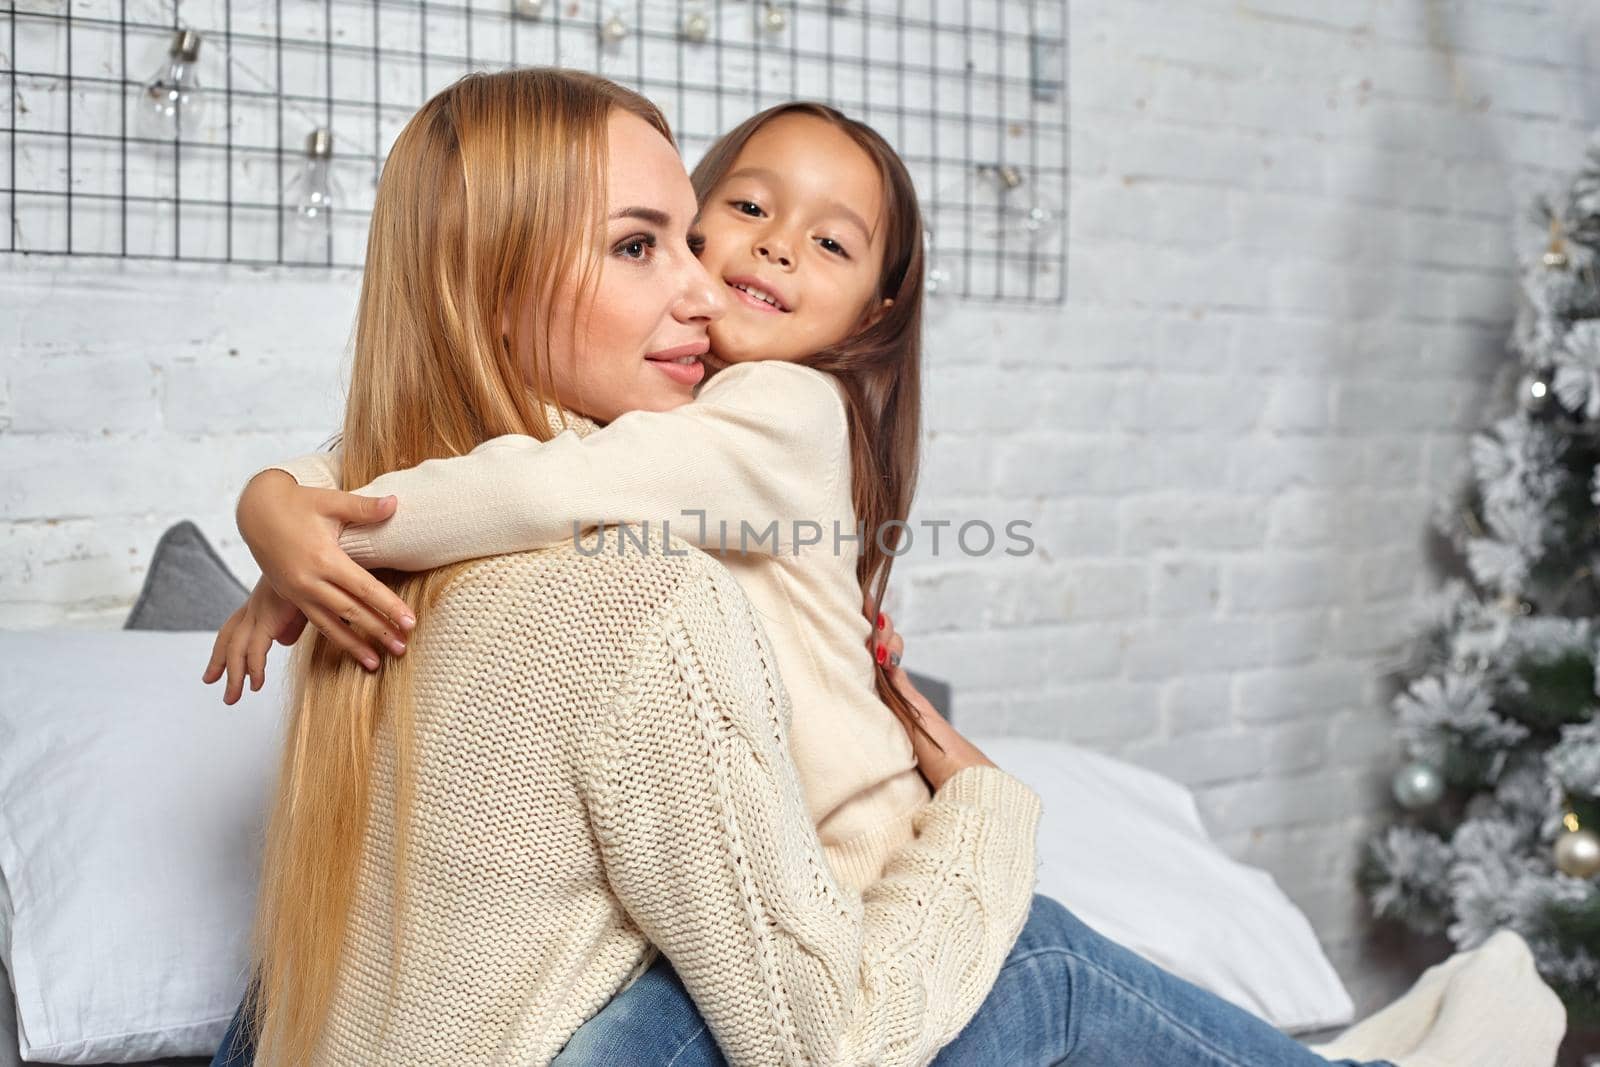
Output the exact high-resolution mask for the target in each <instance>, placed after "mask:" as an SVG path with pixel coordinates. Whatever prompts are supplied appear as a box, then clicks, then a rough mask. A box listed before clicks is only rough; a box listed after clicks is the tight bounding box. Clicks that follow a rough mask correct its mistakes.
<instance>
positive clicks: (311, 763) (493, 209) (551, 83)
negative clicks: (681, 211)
mask: <svg viewBox="0 0 1600 1067" xmlns="http://www.w3.org/2000/svg"><path fill="white" fill-rule="evenodd" d="M616 110H620V111H626V112H631V113H632V114H634V115H637V116H639V117H640V118H642V119H644V120H645V121H646V122H648V123H649V124H650V125H652V126H653V127H654V128H655V129H657V130H659V131H660V132H661V135H662V136H663V137H666V138H667V140H668V141H671V140H672V134H671V131H670V130H669V129H668V127H667V123H666V120H665V119H664V118H662V116H661V113H660V112H659V111H658V110H657V109H656V108H655V106H654V105H652V104H651V103H650V102H649V101H647V100H645V99H644V97H642V96H639V95H638V94H637V93H633V92H630V91H628V90H626V89H623V88H622V87H620V86H618V85H615V84H613V83H612V82H609V81H606V80H605V79H603V78H598V77H595V76H593V75H589V74H584V73H581V72H577V71H570V70H556V69H548V68H524V69H519V70H511V71H503V72H498V73H492V74H490V73H473V74H468V75H466V76H465V77H463V78H461V79H460V80H458V81H457V82H455V83H454V84H453V85H451V86H450V87H449V88H447V89H445V90H443V91H442V92H440V93H439V94H438V95H437V96H435V97H433V98H432V99H431V100H429V101H428V102H427V103H425V104H423V105H422V108H421V109H420V110H419V111H418V112H417V113H416V114H415V115H414V116H412V118H411V120H410V121H409V122H408V123H407V124H406V126H405V128H404V129H403V130H402V131H401V132H400V135H399V137H398V138H397V139H396V141H395V143H394V147H393V148H392V149H391V150H390V152H389V155H388V158H387V160H386V161H385V163H384V167H383V173H382V176H381V178H380V179H379V182H378V190H377V198H376V202H375V204H374V207H373V210H372V223H371V229H370V231H369V235H368V238H367V256H366V272H365V275H364V277H363V278H362V284H361V298H360V304H359V307H358V310H357V312H356V323H355V333H354V337H353V349H354V359H353V364H352V368H351V380H350V392H349V399H348V402H347V405H346V408H345V419H344V431H343V434H342V435H341V444H342V451H343V463H342V470H341V482H342V484H343V487H344V488H345V489H354V488H357V487H360V486H362V485H365V484H367V483H368V482H370V481H372V480H373V479H374V478H376V477H378V476H379V475H380V474H383V473H385V472H387V471H393V470H404V469H406V468H408V467H413V466H416V465H417V464H418V463H421V462H422V461H424V460H427V459H432V458H435V457H445V456H458V455H463V454H465V453H467V452H470V451H471V450H472V449H473V448H475V447H476V446H477V445H479V444H481V443H482V442H483V441H486V440H488V439H489V438H491V437H497V436H500V435H502V434H510V433H519V434H531V435H533V436H535V437H538V438H539V439H541V440H549V439H550V438H551V437H553V436H554V433H555V432H557V431H558V430H559V428H558V427H552V426H550V425H549V424H548V422H547V420H546V418H545V410H544V406H543V405H544V404H545V403H546V402H555V403H559V402H560V400H559V398H555V397H552V395H551V394H552V393H553V386H552V385H551V379H550V373H549V366H548V360H547V358H546V353H547V351H548V347H547V341H548V338H549V332H550V323H551V321H552V317H553V312H554V308H555V293H556V292H557V290H558V289H559V288H560V287H561V286H562V285H563V284H564V283H566V282H568V281H569V280H572V279H573V278H574V276H575V277H576V281H577V286H578V290H579V300H580V301H581V300H583V299H585V297H586V296H587V295H588V294H589V293H590V292H592V290H593V281H594V277H595V275H596V272H597V271H598V270H599V267H600V263H601V259H602V253H603V249H602V247H601V245H602V237H603V234H604V227H605V211H606V165H607V159H606V156H607V139H608V126H609V120H610V117H611V114H612V112H613V111H616ZM527 300H532V301H533V302H534V306H535V307H536V308H539V309H540V310H541V311H542V313H543V314H542V315H539V316H535V320H536V321H535V323H534V327H533V329H534V333H535V336H534V337H532V338H526V339H524V338H519V337H518V336H516V334H515V333H513V335H512V336H511V338H510V339H509V343H508V342H507V341H506V340H505V339H504V338H503V335H502V329H501V324H502V322H503V321H507V320H509V323H510V327H511V329H512V330H513V331H515V330H516V328H517V323H518V322H519V321H520V319H521V316H519V315H516V314H515V313H514V309H515V308H517V307H519V306H521V305H522V304H523V302H524V301H527ZM524 342H525V343H524ZM525 352H531V353H532V355H531V365H528V366H524V365H523V364H522V363H521V362H520V360H519V358H518V355H517V354H518V353H525ZM461 566H462V565H456V566H454V567H445V568H440V569H438V570H434V571H429V572H424V573H420V574H400V573H397V572H379V576H380V577H382V578H384V580H386V581H387V582H388V583H389V584H390V585H391V586H392V587H393V588H394V589H395V591H396V592H397V593H398V594H399V595H400V596H401V597H402V598H403V599H404V600H405V601H406V603H408V604H410V605H412V606H413V607H414V608H415V609H416V610H417V612H418V618H419V623H420V622H421V619H422V617H423V616H424V615H425V614H426V612H427V611H428V609H429V606H430V605H432V604H433V602H434V601H435V600H436V599H437V597H438V594H439V592H440V591H441V590H442V589H443V588H444V587H445V586H446V585H447V584H448V582H449V580H450V579H451V578H452V577H454V576H455V575H456V574H457V573H459V570H460V568H461ZM411 663H412V657H410V656H402V657H399V658H394V659H390V660H389V661H388V663H387V664H386V666H385V667H384V669H383V670H382V671H381V672H378V673H374V674H369V673H367V672H366V671H365V670H363V669H362V668H361V667H360V666H359V665H357V664H356V663H355V662H354V661H353V660H352V659H351V658H349V657H348V656H346V655H345V654H344V653H343V652H341V651H340V649H339V648H338V646H336V645H334V644H333V643H332V642H331V641H329V640H328V639H327V638H326V637H324V636H323V635H322V634H321V633H319V632H316V631H312V632H309V633H308V634H307V635H306V636H305V637H303V638H301V640H300V642H299V643H298V645H297V647H296V650H295V658H294V662H293V665H292V668H291V670H292V683H291V684H292V697H291V705H290V709H289V711H290V719H289V725H288V736H287V738H286V742H285V745H284V755H283V762H282V766H281V769H280V777H279V783H278V790H277V795H276V798H275V801H274V807H273V811H272V813H271V817H270V822H269V824H268V828H267V842H266V852H265V857H264V861H263V871H262V878H261V890H260V898H259V903H258V905H257V916H256V925H255V931H254V945H253V954H254V957H255V959H254V963H255V968H254V969H255V973H256V975H257V979H256V981H255V983H253V984H252V986H251V990H250V994H249V996H248V998H247V1003H246V1012H245V1020H246V1022H245V1027H244V1028H243V1029H244V1031H245V1033H246V1034H248V1035H251V1036H254V1037H255V1039H256V1043H257V1053H256V1060H257V1062H258V1063H261V1064H263V1065H269V1064H289V1065H294V1067H298V1065H299V1064H303V1063H306V1062H309V1061H310V1060H311V1058H312V1054H313V1052H314V1050H315V1048H316V1046H317V1042H318V1039H319V1037H320V1035H321V1032H322V1028H323V1025H324V1024H325V1022H326V1018H327V1013H328V1009H329V1005H330V1003H331V1001H332V997H333V993H334V989H335V984H336V981H337V978H338V974H339V966H340V960H341V957H342V954H343V952H342V950H343V945H344V940H345V927H346V924H347V921H348V918H349V911H350V907H351V901H352V900H353V898H354V894H355V890H356V876H357V871H358V867H359V865H360V860H361V853H362V842H363V839H364V836H365V832H366V827H367V819H368V805H369V803H370V801H371V797H372V795H373V790H372V784H373V780H374V773H375V769H377V768H376V764H377V763H378V762H379V759H378V755H377V753H378V741H379V738H380V733H381V732H382V733H389V734H391V735H392V738H393V742H394V764H393V773H394V781H395V809H396V810H395V813H394V814H395V819H394V825H395V827H396V829H397V835H398V837H397V840H396V842H395V848H394V868H393V869H394V893H395V897H396V904H397V906H396V908H395V909H394V914H395V917H396V923H397V925H398V922H399V917H400V915H401V914H402V909H401V907H399V902H400V900H401V899H402V897H403V892H404V875H405V833H404V830H405V827H406V825H407V818H406V813H407V812H408V811H409V809H410V805H411V801H412V794H413V790H412V786H411V778H410V766H411V757H410V750H411V744H412V737H411V734H412V719H413V711H414V709H413V707H412V677H413V675H412V670H411ZM398 934H399V931H398V929H397V930H396V931H395V935H396V936H395V938H394V945H395V951H396V953H397V954H398V952H399V948H400V944H401V942H400V939H399V937H398Z"/></svg>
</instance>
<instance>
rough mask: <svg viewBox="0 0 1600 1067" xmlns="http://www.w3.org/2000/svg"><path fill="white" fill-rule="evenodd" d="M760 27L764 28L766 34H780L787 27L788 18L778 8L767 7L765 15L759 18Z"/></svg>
mask: <svg viewBox="0 0 1600 1067" xmlns="http://www.w3.org/2000/svg"><path fill="white" fill-rule="evenodd" d="M761 22H762V25H764V26H766V28H767V32H768V33H782V32H783V31H784V28H785V27H787V26H788V25H789V16H787V15H785V14H784V13H783V12H782V11H781V10H779V9H778V8H775V7H772V6H770V5H769V6H768V7H767V13H766V14H765V15H763V16H762V17H761Z"/></svg>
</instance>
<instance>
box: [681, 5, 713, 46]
mask: <svg viewBox="0 0 1600 1067" xmlns="http://www.w3.org/2000/svg"><path fill="white" fill-rule="evenodd" d="M683 36H684V39H685V40H689V41H693V42H694V43H695V44H703V43H704V42H705V40H706V38H708V37H710V36H711V20H710V19H708V18H706V13H705V12H704V11H691V12H689V13H688V14H687V15H685V16H683Z"/></svg>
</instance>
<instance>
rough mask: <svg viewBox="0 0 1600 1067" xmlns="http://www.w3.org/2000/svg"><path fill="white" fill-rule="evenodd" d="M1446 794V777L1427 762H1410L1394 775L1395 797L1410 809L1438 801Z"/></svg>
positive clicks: (1424, 806)
mask: <svg viewBox="0 0 1600 1067" xmlns="http://www.w3.org/2000/svg"><path fill="white" fill-rule="evenodd" d="M1442 796H1444V778H1443V776H1441V775H1440V774H1439V771H1438V769H1437V768H1435V767H1432V766H1430V765H1428V764H1426V763H1422V762H1417V763H1408V764H1406V765H1405V766H1404V767H1401V768H1400V770H1399V772H1398V773H1396V774H1395V776H1394V798H1395V800H1397V801H1399V802H1400V806H1401V807H1402V808H1405V809H1406V810H1408V811H1417V810H1419V809H1421V808H1426V807H1430V806H1432V805H1433V804H1436V803H1438V800H1439V798H1440V797H1442Z"/></svg>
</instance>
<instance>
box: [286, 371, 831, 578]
mask: <svg viewBox="0 0 1600 1067" xmlns="http://www.w3.org/2000/svg"><path fill="white" fill-rule="evenodd" d="M847 449H848V443H847V428H846V423H845V413H844V403H843V400H842V399H841V397H840V396H839V394H838V392H837V386H836V385H835V384H834V382H833V380H832V379H831V378H830V377H829V376H828V375H826V374H824V373H823V372H821V371H817V370H812V369H811V368H809V367H802V366H800V365H798V364H793V363H783V362H777V361H768V362H759V363H739V364H734V365H732V366H729V367H728V368H727V369H725V370H723V371H721V372H719V373H718V374H717V375H716V376H715V377H713V378H712V379H711V380H710V381H709V382H707V383H706V384H705V386H704V387H703V388H702V389H701V390H700V393H699V395H698V397H697V398H696V399H695V400H694V401H693V402H691V403H689V404H686V405H684V406H683V407H680V408H677V409H676V410H673V411H666V412H654V411H630V412H628V413H626V414H624V415H621V416H619V417H618V418H616V419H615V420H613V421H612V422H611V423H610V424H609V425H607V426H605V427H603V428H601V429H599V430H596V431H594V432H592V433H590V434H589V435H587V436H585V437H580V436H579V435H577V434H576V433H561V434H558V435H557V436H556V437H555V438H554V439H553V440H550V441H543V442H542V441H539V440H538V439H536V438H533V437H528V436H524V435H520V434H513V435H507V436H504V437H497V438H494V439H493V440H491V441H486V442H484V443H483V444H482V445H479V446H478V447H477V448H476V449H474V450H473V451H472V452H471V453H470V454H468V455H465V456H458V457H454V458H451V459H433V460H428V461H427V462H425V463H422V464H419V465H418V466H416V467H413V468H411V469H409V470H404V471H394V472H391V473H389V474H385V475H383V476H382V477H380V478H378V479H377V480H375V481H373V482H372V483H371V484H369V485H366V486H363V487H362V488H360V489H358V490H356V492H357V493H359V494H361V495H363V496H374V497H382V496H385V495H390V494H392V495H394V496H395V497H397V498H398V499H399V507H398V508H397V509H396V513H395V516H394V517H393V518H391V519H389V520H387V521H386V522H383V523H381V524H378V525H372V526H349V527H346V528H345V530H344V531H343V533H342V534H341V535H340V538H339V544H340V547H341V548H343V549H344V550H345V552H346V553H347V554H348V555H349V556H350V558H351V559H353V560H355V561H356V562H358V563H360V564H361V565H362V566H364V567H367V568H368V569H376V568H380V567H390V568H395V569H399V570H426V569H429V568H432V567H438V566H442V565H444V564H446V563H454V562H457V561H459V560H464V559H473V558H476V557H479V556H492V555H501V554H504V553H507V552H515V551H522V550H526V549H531V548H539V547H542V546H545V545H551V544H557V543H559V542H560V541H562V540H564V539H567V538H571V537H573V536H574V533H575V524H576V528H577V529H592V528H594V527H595V526H598V525H601V524H614V523H617V522H622V521H631V522H641V523H645V524H646V530H647V533H648V535H649V537H650V539H651V544H652V546H653V545H655V544H658V543H660V541H658V539H660V538H663V535H664V533H665V532H666V531H665V530H664V528H663V524H665V525H666V526H667V527H670V531H671V533H673V534H676V535H678V536H680V537H683V538H684V539H685V540H687V541H689V542H690V543H691V544H694V545H696V546H698V547H701V548H707V549H714V548H718V547H720V546H725V547H727V548H729V549H732V550H735V551H756V552H766V553H771V554H779V553H785V554H786V553H792V552H793V551H794V550H795V539H796V536H797V534H796V528H795V524H796V522H801V523H803V524H804V523H807V522H809V523H815V524H817V527H818V528H817V529H815V530H813V529H809V528H803V529H801V530H800V531H799V533H798V536H799V538H801V540H802V543H804V542H805V541H807V540H810V541H813V542H816V541H817V539H819V538H820V543H829V544H831V540H830V539H831V538H832V536H833V530H832V529H831V528H830V527H831V524H832V521H833V516H832V513H831V509H829V508H827V507H826V506H825V505H826V502H827V501H829V500H831V499H833V494H834V493H835V492H836V491H837V487H838V484H839V479H841V478H848V466H847V464H848V454H847ZM335 462H336V461H334V460H332V459H331V458H330V457H329V456H327V454H326V453H319V454H317V455H315V456H306V457H302V458H301V459H298V460H295V461H293V462H292V463H291V464H290V465H287V466H285V467H284V468H282V469H285V470H287V471H288V472H289V473H290V474H292V475H294V476H295V479H296V480H297V481H299V482H300V483H301V484H303V485H304V484H313V482H312V481H311V479H317V481H316V483H315V484H328V483H326V482H325V481H322V479H325V478H327V477H329V476H333V475H336V474H337V468H336V467H335V466H334V463H335ZM333 484H337V483H336V482H335V483H333ZM846 484H848V483H846ZM698 512H704V516H703V518H701V517H700V516H699V515H697V514H695V513H698ZM741 520H743V521H744V522H745V523H746V524H747V525H748V528H749V529H748V533H747V534H746V536H745V537H744V538H743V540H742V541H741ZM774 524H775V527H774ZM774 529H775V532H776V535H775V536H774V535H773V530H774ZM842 532H843V533H846V534H853V533H854V531H850V530H847V531H842ZM652 550H654V549H653V548H652Z"/></svg>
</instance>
